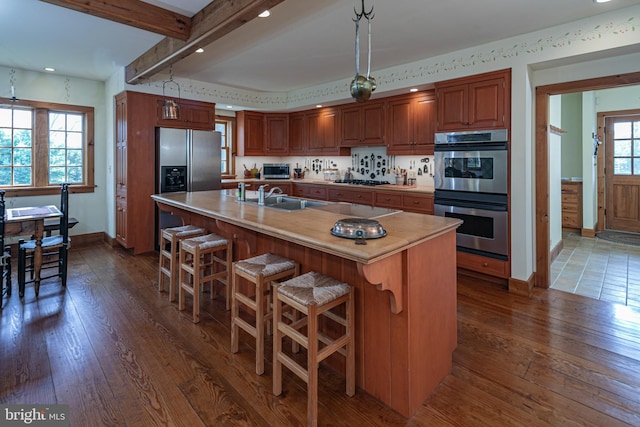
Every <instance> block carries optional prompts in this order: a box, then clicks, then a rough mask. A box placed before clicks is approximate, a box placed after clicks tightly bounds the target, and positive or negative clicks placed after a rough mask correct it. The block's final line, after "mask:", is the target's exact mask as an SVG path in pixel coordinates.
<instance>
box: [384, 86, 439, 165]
mask: <svg viewBox="0 0 640 427" xmlns="http://www.w3.org/2000/svg"><path fill="white" fill-rule="evenodd" d="M435 109H436V102H435V96H434V92H433V91H426V92H420V93H417V94H410V95H402V96H398V97H393V98H391V99H389V101H388V102H387V114H386V120H387V154H400V155H403V154H404V155H428V154H433V146H434V144H433V139H434V135H433V134H434V132H435V121H436V111H435Z"/></svg>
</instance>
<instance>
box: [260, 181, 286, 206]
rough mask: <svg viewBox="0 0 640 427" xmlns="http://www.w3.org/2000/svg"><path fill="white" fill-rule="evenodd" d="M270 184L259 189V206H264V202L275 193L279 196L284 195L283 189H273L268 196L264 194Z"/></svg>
mask: <svg viewBox="0 0 640 427" xmlns="http://www.w3.org/2000/svg"><path fill="white" fill-rule="evenodd" d="M268 186H269V184H263V185H261V186H260V187H258V204H259V205H264V201H265V200H267V199H268V198H269V197H271V195H272V194H273V193H274V192H276V191H277V192H278V194H282V188H280V187H273V188H272V189H271V190H270V191H269V192H268V193H267V194H264V189H265V188H267V187H268Z"/></svg>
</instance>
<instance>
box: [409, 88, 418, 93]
mask: <svg viewBox="0 0 640 427" xmlns="http://www.w3.org/2000/svg"><path fill="white" fill-rule="evenodd" d="M417 91H418V89H417V88H415V87H412V88H411V89H409V92H417Z"/></svg>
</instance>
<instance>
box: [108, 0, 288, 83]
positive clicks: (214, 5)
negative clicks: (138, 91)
mask: <svg viewBox="0 0 640 427" xmlns="http://www.w3.org/2000/svg"><path fill="white" fill-rule="evenodd" d="M111 1H114V0H111ZM283 1H284V0H215V1H213V2H211V3H210V4H209V5H207V6H205V7H204V8H203V9H202V10H201V11H200V12H198V13H196V14H195V15H194V16H193V18H192V19H191V22H192V26H191V36H190V37H189V39H188V40H186V41H182V40H178V39H176V38H173V37H167V38H165V39H163V40H162V41H160V42H159V43H158V44H156V45H155V46H153V47H152V48H151V49H149V50H148V51H146V52H145V53H143V54H142V55H141V56H140V57H138V58H137V59H136V60H134V61H133V62H132V63H131V64H129V65H127V67H126V68H125V81H126V82H127V83H128V84H138V83H142V82H143V81H144V80H145V79H149V78H151V77H152V76H154V75H155V74H157V73H159V72H161V71H162V70H164V69H166V68H167V67H169V66H170V65H172V64H174V63H176V62H178V61H180V60H181V59H183V58H186V57H187V56H189V55H191V54H192V53H193V52H194V51H195V50H196V49H197V48H199V47H206V46H207V45H209V44H210V43H212V42H214V41H216V40H218V39H220V38H222V37H223V36H225V35H227V34H229V33H230V32H231V31H233V30H235V29H237V28H239V27H241V26H242V25H244V24H246V23H247V22H249V21H250V20H252V19H254V18H256V17H257V16H258V14H259V13H261V12H263V11H264V10H267V9H271V8H273V7H274V6H276V5H278V4H280V3H282V2H283Z"/></svg>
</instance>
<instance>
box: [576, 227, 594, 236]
mask: <svg viewBox="0 0 640 427" xmlns="http://www.w3.org/2000/svg"><path fill="white" fill-rule="evenodd" d="M580 235H581V236H582V237H596V230H594V229H592V228H583V229H582V230H580Z"/></svg>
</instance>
